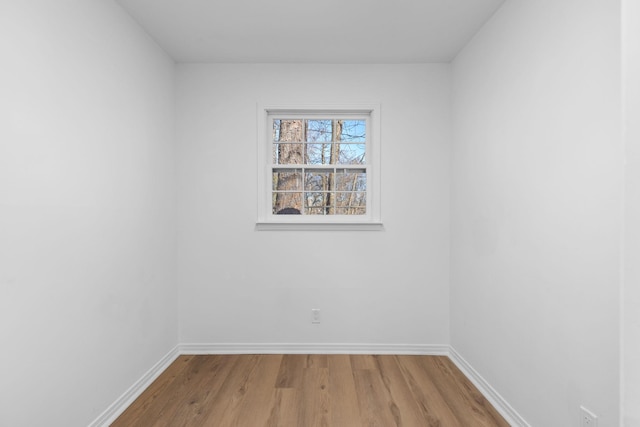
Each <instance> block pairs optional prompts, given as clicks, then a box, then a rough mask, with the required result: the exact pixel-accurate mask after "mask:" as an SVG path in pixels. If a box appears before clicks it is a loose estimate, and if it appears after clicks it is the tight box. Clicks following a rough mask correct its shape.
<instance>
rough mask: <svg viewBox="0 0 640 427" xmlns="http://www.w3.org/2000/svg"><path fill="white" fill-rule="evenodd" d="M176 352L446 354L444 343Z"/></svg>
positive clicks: (202, 347)
mask: <svg viewBox="0 0 640 427" xmlns="http://www.w3.org/2000/svg"><path fill="white" fill-rule="evenodd" d="M178 348H179V350H180V354H419V355H430V356H448V355H449V346H448V345H446V344H436V345H424V344H315V343H307V344H283V343H255V344H246V343H242V344H237V343H222V344H195V343H192V344H180V345H179V346H178Z"/></svg>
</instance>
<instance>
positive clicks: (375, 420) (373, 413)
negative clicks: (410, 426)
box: [353, 369, 398, 427]
mask: <svg viewBox="0 0 640 427" xmlns="http://www.w3.org/2000/svg"><path fill="white" fill-rule="evenodd" d="M353 377H354V380H355V384H356V393H357V396H358V406H359V407H360V419H361V425H362V426H367V427H391V426H397V425H398V424H397V423H396V419H395V417H394V414H393V411H392V409H391V407H390V406H389V401H388V399H387V397H386V395H385V390H384V384H383V383H382V379H381V378H380V376H379V375H377V373H376V372H375V371H373V370H371V369H357V370H354V371H353Z"/></svg>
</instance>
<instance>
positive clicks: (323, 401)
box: [298, 367, 331, 427]
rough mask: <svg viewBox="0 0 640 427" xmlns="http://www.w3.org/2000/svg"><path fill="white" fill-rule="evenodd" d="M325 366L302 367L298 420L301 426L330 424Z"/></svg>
mask: <svg viewBox="0 0 640 427" xmlns="http://www.w3.org/2000/svg"><path fill="white" fill-rule="evenodd" d="M328 383H329V374H328V369H327V368H315V367H311V368H304V371H303V379H302V388H301V390H300V392H301V393H300V403H301V405H300V407H299V412H298V420H299V422H300V425H301V426H305V427H306V426H308V427H328V426H330V425H331V414H330V407H329V388H328Z"/></svg>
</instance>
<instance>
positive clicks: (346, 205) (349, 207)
mask: <svg viewBox="0 0 640 427" xmlns="http://www.w3.org/2000/svg"><path fill="white" fill-rule="evenodd" d="M335 197H336V213H337V214H338V215H365V214H366V213H367V193H366V192H364V191H352V192H337V193H336V196H335Z"/></svg>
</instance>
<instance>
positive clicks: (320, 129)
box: [306, 120, 332, 142]
mask: <svg viewBox="0 0 640 427" xmlns="http://www.w3.org/2000/svg"><path fill="white" fill-rule="evenodd" d="M306 122H307V142H330V141H331V134H332V132H331V129H332V121H331V120H307V121H306Z"/></svg>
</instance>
